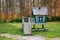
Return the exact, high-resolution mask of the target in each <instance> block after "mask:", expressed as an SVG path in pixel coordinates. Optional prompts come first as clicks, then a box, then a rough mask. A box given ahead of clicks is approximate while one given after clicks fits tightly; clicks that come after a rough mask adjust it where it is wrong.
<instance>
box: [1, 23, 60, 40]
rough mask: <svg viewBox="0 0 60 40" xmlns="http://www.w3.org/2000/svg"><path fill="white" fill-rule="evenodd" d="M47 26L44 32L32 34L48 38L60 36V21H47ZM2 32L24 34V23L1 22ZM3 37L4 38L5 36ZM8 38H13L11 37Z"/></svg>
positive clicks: (48, 39)
mask: <svg viewBox="0 0 60 40" xmlns="http://www.w3.org/2000/svg"><path fill="white" fill-rule="evenodd" d="M37 28H41V25H37ZM45 28H46V31H44V32H38V31H35V32H32V36H43V37H46V38H47V40H50V38H60V22H47V23H46V27H45ZM27 30H28V29H27ZM0 34H11V35H20V36H23V31H22V23H0ZM2 38H3V39H4V37H2ZM0 39H1V37H0ZM8 40H12V39H10V38H9V39H8Z"/></svg>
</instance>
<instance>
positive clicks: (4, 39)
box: [0, 36, 13, 40]
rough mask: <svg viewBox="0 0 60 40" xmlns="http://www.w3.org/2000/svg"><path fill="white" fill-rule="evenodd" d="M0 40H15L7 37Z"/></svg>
mask: <svg viewBox="0 0 60 40" xmlns="http://www.w3.org/2000/svg"><path fill="white" fill-rule="evenodd" d="M0 40H13V39H12V38H6V37H1V36H0Z"/></svg>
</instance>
